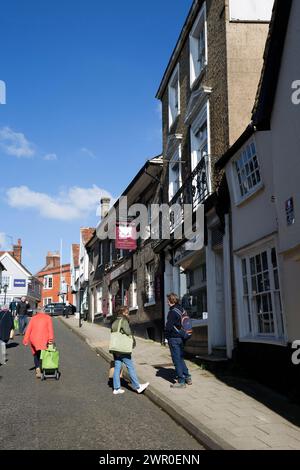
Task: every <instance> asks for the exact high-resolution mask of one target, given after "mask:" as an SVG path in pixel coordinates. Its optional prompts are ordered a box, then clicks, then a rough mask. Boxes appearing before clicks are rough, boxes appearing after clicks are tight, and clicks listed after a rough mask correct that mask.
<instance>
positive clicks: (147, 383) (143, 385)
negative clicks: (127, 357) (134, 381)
mask: <svg viewBox="0 0 300 470" xmlns="http://www.w3.org/2000/svg"><path fill="white" fill-rule="evenodd" d="M148 385H149V382H146V383H145V384H141V385H140V388H138V389H137V392H138V393H142V392H143V391H144V390H146V388H147V387H148Z"/></svg>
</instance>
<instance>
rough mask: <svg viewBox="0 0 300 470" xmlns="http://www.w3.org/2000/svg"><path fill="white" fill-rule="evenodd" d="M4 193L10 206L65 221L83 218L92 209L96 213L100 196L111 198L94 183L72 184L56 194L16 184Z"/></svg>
mask: <svg viewBox="0 0 300 470" xmlns="http://www.w3.org/2000/svg"><path fill="white" fill-rule="evenodd" d="M6 195H7V201H8V204H9V205H10V206H11V207H15V208H17V209H34V210H36V211H38V213H39V214H40V215H41V216H42V217H44V218H47V219H55V220H65V221H68V220H76V219H81V218H85V217H86V216H87V215H88V214H89V213H92V212H93V211H94V212H95V213H96V209H97V206H98V205H99V203H100V198H101V197H109V198H111V200H113V197H112V196H111V194H109V193H108V192H107V191H105V190H104V189H101V188H99V187H98V186H96V185H93V186H92V187H91V188H80V187H77V186H73V187H71V188H69V189H68V191H67V192H61V193H59V194H58V195H57V196H49V195H48V194H45V193H39V192H36V191H32V190H31V189H30V188H28V187H27V186H18V187H13V188H10V189H9V190H8V191H7V193H6Z"/></svg>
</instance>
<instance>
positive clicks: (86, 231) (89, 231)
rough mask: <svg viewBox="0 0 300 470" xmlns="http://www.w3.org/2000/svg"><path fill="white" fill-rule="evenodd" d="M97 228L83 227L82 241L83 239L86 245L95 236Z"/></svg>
mask: <svg viewBox="0 0 300 470" xmlns="http://www.w3.org/2000/svg"><path fill="white" fill-rule="evenodd" d="M95 230H96V229H95V228H93V227H86V228H81V229H80V231H81V233H82V241H83V244H84V245H86V244H87V243H88V242H89V241H90V240H91V238H92V237H93V236H94V234H95Z"/></svg>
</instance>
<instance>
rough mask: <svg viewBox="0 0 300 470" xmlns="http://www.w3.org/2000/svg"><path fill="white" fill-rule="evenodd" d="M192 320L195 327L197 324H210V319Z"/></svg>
mask: <svg viewBox="0 0 300 470" xmlns="http://www.w3.org/2000/svg"><path fill="white" fill-rule="evenodd" d="M191 320H192V326H193V328H196V327H197V326H207V325H208V320H200V319H196V318H195V319H193V318H191Z"/></svg>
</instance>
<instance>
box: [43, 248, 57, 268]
mask: <svg viewBox="0 0 300 470" xmlns="http://www.w3.org/2000/svg"><path fill="white" fill-rule="evenodd" d="M46 266H47V268H58V267H59V266H60V254H59V253H58V252H57V251H56V252H54V253H52V252H51V251H48V253H47V256H46Z"/></svg>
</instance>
